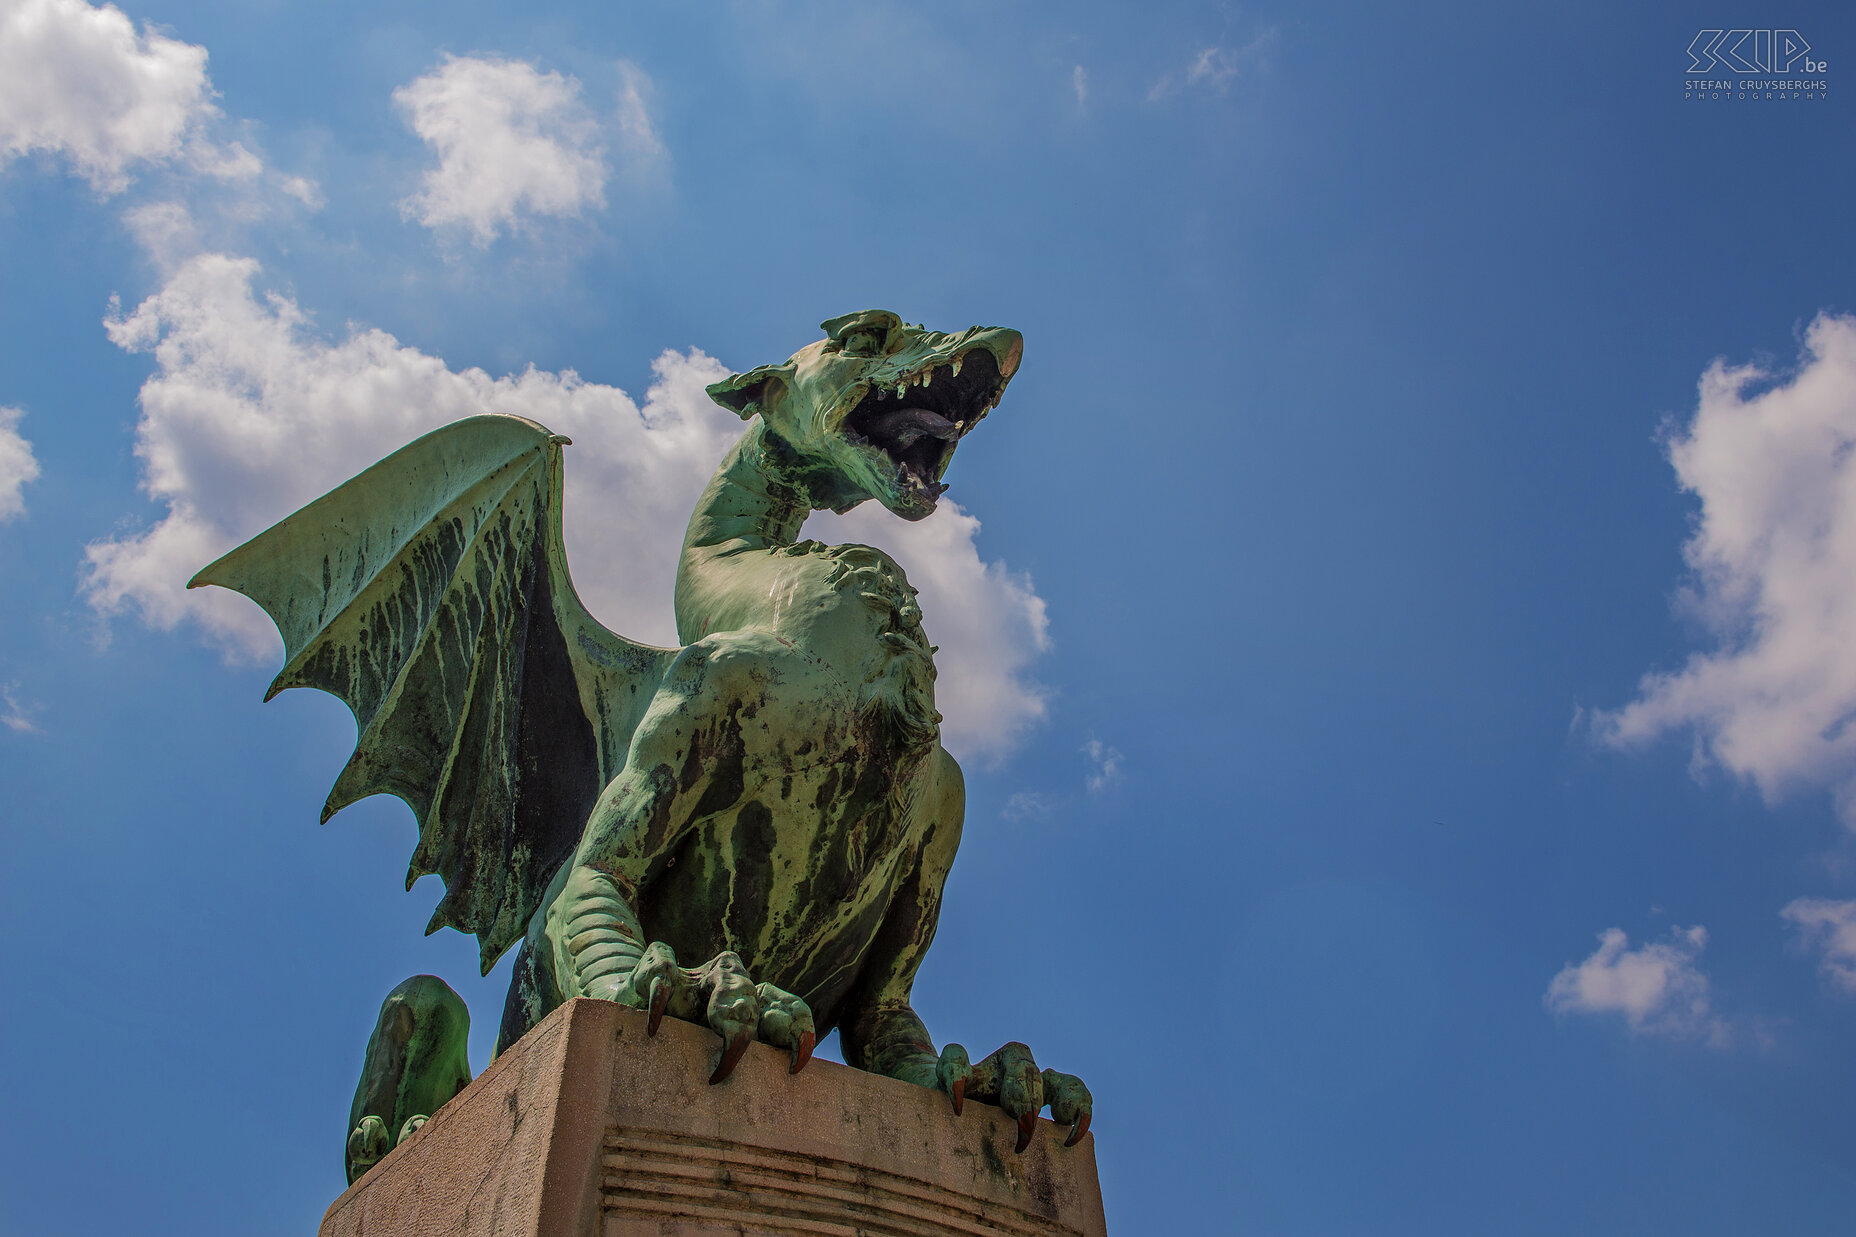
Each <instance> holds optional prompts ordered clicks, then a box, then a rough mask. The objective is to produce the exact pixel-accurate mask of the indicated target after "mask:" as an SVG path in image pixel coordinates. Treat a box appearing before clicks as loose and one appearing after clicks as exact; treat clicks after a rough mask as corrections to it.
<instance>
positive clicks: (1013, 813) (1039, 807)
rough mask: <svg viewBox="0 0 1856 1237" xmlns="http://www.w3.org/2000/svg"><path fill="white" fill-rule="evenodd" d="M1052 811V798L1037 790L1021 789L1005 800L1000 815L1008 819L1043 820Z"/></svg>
mask: <svg viewBox="0 0 1856 1237" xmlns="http://www.w3.org/2000/svg"><path fill="white" fill-rule="evenodd" d="M1050 812H1051V802H1050V799H1049V798H1048V797H1046V796H1044V795H1041V794H1039V793H1038V792H1037V791H1035V790H1021V791H1018V792H1016V793H1015V794H1013V795H1011V796H1010V797H1009V798H1007V799H1006V801H1005V806H1004V807H1002V808H1000V809H999V815H1001V816H1003V817H1005V818H1006V819H1007V820H1043V819H1044V818H1045V817H1047V816H1049V815H1050Z"/></svg>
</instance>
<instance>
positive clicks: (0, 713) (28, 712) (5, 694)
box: [0, 683, 44, 734]
mask: <svg viewBox="0 0 1856 1237" xmlns="http://www.w3.org/2000/svg"><path fill="white" fill-rule="evenodd" d="M18 691H19V684H17V683H8V684H6V685H5V686H4V687H0V726H5V727H6V728H7V729H8V730H11V731H12V732H13V733H14V734H43V733H44V731H42V730H40V729H39V724H38V723H37V722H35V721H33V720H32V715H33V714H34V713H36V712H38V707H37V706H36V705H29V704H22V703H20V700H19V696H18V695H17V694H16V693H17V692H18Z"/></svg>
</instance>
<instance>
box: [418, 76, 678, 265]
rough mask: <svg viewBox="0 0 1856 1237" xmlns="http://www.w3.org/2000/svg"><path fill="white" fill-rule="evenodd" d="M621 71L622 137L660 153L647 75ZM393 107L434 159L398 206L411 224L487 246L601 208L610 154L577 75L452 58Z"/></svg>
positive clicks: (423, 78) (620, 118)
mask: <svg viewBox="0 0 1856 1237" xmlns="http://www.w3.org/2000/svg"><path fill="white" fill-rule="evenodd" d="M625 68H627V69H629V71H628V72H626V73H625V84H624V89H623V91H622V93H621V106H620V117H619V123H620V127H621V130H622V132H623V133H624V134H625V135H626V136H627V138H628V140H630V141H632V142H634V143H640V144H643V145H644V146H646V147H648V148H652V149H656V150H660V151H661V149H662V146H661V143H659V142H658V139H657V134H656V131H655V130H654V129H653V128H652V127H651V122H650V117H649V116H648V115H647V114H646V112H645V109H644V103H643V98H642V95H641V93H640V85H641V75H638V74H637V71H636V70H635V69H630V68H629V66H625ZM393 101H394V103H395V104H397V105H398V106H399V108H400V111H401V112H402V113H403V114H404V116H405V118H406V122H407V124H408V125H410V126H411V127H412V130H413V132H415V133H417V134H418V135H419V137H420V138H421V139H423V140H424V141H425V143H426V144H427V145H428V146H430V147H431V148H432V149H433V150H434V151H435V152H436V153H437V155H438V166H436V167H434V168H431V169H429V170H428V171H427V172H426V173H425V178H424V182H423V188H422V189H421V190H420V191H419V192H418V193H416V194H414V195H413V196H412V197H410V198H407V199H406V200H405V201H404V202H402V203H401V204H400V209H401V211H402V213H404V214H405V216H406V217H407V218H409V219H414V218H416V219H417V220H418V221H419V222H420V223H423V224H424V225H425V226H427V227H429V228H438V229H443V228H452V227H463V228H467V229H468V230H469V232H470V236H471V240H472V242H473V243H474V244H476V245H478V246H480V247H481V246H486V245H488V244H489V243H490V242H491V241H492V240H494V239H495V238H496V236H497V235H498V234H499V233H500V232H501V231H502V230H503V229H504V228H505V227H508V228H511V229H514V228H517V227H520V226H521V225H522V224H523V222H524V220H525V217H527V216H533V215H553V216H575V215H578V214H579V213H580V212H581V211H582V210H583V209H584V208H587V207H593V208H598V207H602V206H604V205H605V202H606V196H605V185H606V176H607V167H606V151H605V148H604V147H603V146H602V145H601V141H600V129H599V122H598V121H597V120H596V119H595V118H594V116H593V113H592V112H591V111H590V110H588V108H587V106H586V104H585V103H584V102H582V100H581V98H580V82H579V79H577V78H574V77H567V76H563V75H561V74H559V73H543V72H541V71H540V70H538V69H536V68H535V66H533V65H531V64H526V63H524V62H522V61H519V60H495V59H479V58H474V57H461V56H448V57H446V58H445V62H444V63H443V64H442V65H440V66H439V67H438V68H437V69H435V70H433V71H432V72H431V73H428V74H427V75H426V76H424V77H421V78H419V79H417V80H416V81H413V82H410V83H408V84H407V85H405V86H401V87H400V88H399V89H398V90H396V91H394V92H393Z"/></svg>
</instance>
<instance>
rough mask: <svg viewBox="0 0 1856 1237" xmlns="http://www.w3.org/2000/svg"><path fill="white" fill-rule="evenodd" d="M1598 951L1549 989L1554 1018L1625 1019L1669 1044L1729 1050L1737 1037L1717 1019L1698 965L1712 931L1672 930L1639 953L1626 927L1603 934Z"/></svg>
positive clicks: (1563, 973)
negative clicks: (1701, 1042)
mask: <svg viewBox="0 0 1856 1237" xmlns="http://www.w3.org/2000/svg"><path fill="white" fill-rule="evenodd" d="M1598 942H1599V944H1598V948H1597V950H1595V951H1594V952H1593V953H1592V955H1591V956H1590V957H1588V958H1586V959H1585V961H1583V962H1579V963H1568V964H1567V965H1566V967H1565V969H1563V970H1562V971H1560V973H1559V974H1558V975H1555V976H1554V977H1553V982H1552V984H1551V985H1549V986H1548V988H1547V995H1546V1006H1547V1008H1548V1009H1549V1010H1551V1011H1552V1012H1553V1013H1555V1014H1621V1015H1623V1017H1624V1021H1625V1022H1626V1023H1627V1024H1628V1025H1629V1026H1630V1029H1631V1030H1632V1031H1635V1032H1637V1033H1639V1034H1642V1035H1658V1036H1663V1037H1665V1038H1669V1039H1705V1040H1707V1041H1708V1042H1709V1043H1710V1044H1712V1045H1714V1046H1716V1047H1724V1046H1726V1044H1727V1043H1728V1042H1729V1041H1730V1039H1731V1038H1732V1037H1731V1035H1730V1034H1729V1031H1728V1027H1727V1024H1726V1022H1725V1021H1723V1020H1722V1019H1720V1018H1718V1017H1716V1016H1715V1013H1714V1009H1713V999H1712V996H1711V993H1710V991H1709V984H1708V977H1707V976H1706V975H1704V974H1703V973H1702V971H1701V968H1700V966H1699V965H1698V963H1699V961H1700V958H1701V951H1702V949H1703V947H1705V946H1706V945H1707V943H1708V933H1707V930H1706V929H1704V928H1702V927H1700V926H1699V925H1697V926H1696V927H1693V928H1672V929H1670V932H1669V936H1668V938H1667V939H1666V940H1662V941H1655V942H1652V943H1651V944H1648V945H1644V946H1643V947H1641V948H1639V949H1631V948H1629V945H1630V940H1629V938H1628V937H1626V936H1625V934H1624V931H1623V929H1621V928H1607V929H1606V930H1605V931H1603V932H1601V933H1599V936H1598Z"/></svg>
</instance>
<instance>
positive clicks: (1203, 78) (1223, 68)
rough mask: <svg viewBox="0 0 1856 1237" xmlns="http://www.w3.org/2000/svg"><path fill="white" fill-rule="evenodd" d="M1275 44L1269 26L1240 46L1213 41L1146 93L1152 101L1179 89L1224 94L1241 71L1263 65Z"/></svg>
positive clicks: (1149, 100)
mask: <svg viewBox="0 0 1856 1237" xmlns="http://www.w3.org/2000/svg"><path fill="white" fill-rule="evenodd" d="M1275 44H1276V29H1275V27H1273V26H1272V27H1271V28H1269V29H1268V30H1265V31H1263V32H1262V33H1260V34H1258V35H1257V36H1256V37H1255V38H1254V39H1252V40H1250V42H1248V43H1245V44H1243V45H1242V46H1241V47H1226V46H1224V45H1223V44H1219V43H1213V44H1210V45H1208V46H1205V47H1201V48H1200V49H1199V50H1198V51H1197V52H1195V53H1193V56H1192V59H1191V60H1190V61H1188V62H1187V63H1186V66H1185V67H1184V68H1183V69H1175V70H1172V71H1171V72H1168V73H1163V74H1162V75H1161V76H1160V79H1159V80H1158V81H1156V82H1155V83H1154V84H1153V88H1152V89H1150V90H1149V91H1148V92H1147V101H1148V102H1150V103H1152V102H1154V101H1156V100H1158V99H1164V98H1166V97H1167V96H1168V95H1171V94H1176V93H1178V92H1179V91H1181V90H1192V89H1199V90H1210V91H1213V92H1214V93H1217V94H1224V93H1225V92H1226V91H1228V90H1229V89H1230V88H1231V83H1232V82H1234V81H1236V80H1237V79H1238V78H1239V77H1241V76H1244V75H1245V74H1248V73H1252V72H1255V71H1257V70H1260V69H1263V68H1266V67H1267V66H1268V63H1269V53H1270V51H1271V49H1272V48H1273V47H1274V46H1275Z"/></svg>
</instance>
